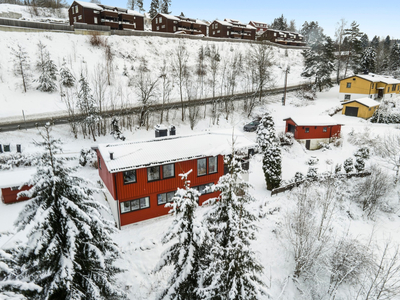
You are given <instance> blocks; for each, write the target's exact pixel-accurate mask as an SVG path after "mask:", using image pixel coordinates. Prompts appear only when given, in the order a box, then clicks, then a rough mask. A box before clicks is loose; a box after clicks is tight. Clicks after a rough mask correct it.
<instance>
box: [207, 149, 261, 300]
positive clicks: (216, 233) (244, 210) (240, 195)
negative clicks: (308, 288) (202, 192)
mask: <svg viewBox="0 0 400 300" xmlns="http://www.w3.org/2000/svg"><path fill="white" fill-rule="evenodd" d="M225 162H226V163H227V165H228V173H227V174H226V175H224V176H221V177H220V179H219V181H218V183H217V185H216V186H215V190H216V191H219V192H220V195H219V197H218V198H214V199H210V200H208V201H207V202H208V203H209V204H211V208H210V210H209V211H208V212H207V214H206V215H205V221H206V223H205V224H206V226H207V228H208V229H209V231H210V232H211V234H212V235H213V237H214V239H213V243H212V244H211V251H210V254H209V255H210V259H209V265H208V266H207V268H206V270H205V272H204V277H203V288H201V289H200V291H201V294H202V296H203V297H204V298H205V299H221V300H222V299H224V300H225V299H230V300H239V299H261V298H260V297H261V295H262V294H266V291H265V289H264V284H263V281H262V279H261V274H262V266H261V265H260V263H259V262H258V261H257V259H256V257H255V253H254V252H253V251H252V250H251V246H250V244H251V241H252V240H254V239H255V230H256V225H255V222H256V221H257V217H256V216H255V215H253V214H252V213H251V212H250V211H249V210H248V207H247V205H248V204H249V203H250V202H252V201H253V200H254V199H253V198H252V196H251V195H250V194H249V191H248V190H249V187H250V185H249V184H248V183H247V182H244V181H243V179H242V176H241V174H242V173H243V170H242V167H241V163H240V161H239V160H238V158H237V157H236V155H235V153H234V151H232V155H231V156H229V157H227V158H226V161H225Z"/></svg>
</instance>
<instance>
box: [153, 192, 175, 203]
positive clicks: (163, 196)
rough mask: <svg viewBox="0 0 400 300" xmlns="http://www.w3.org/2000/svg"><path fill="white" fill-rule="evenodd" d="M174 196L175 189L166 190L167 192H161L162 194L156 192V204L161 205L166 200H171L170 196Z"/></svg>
mask: <svg viewBox="0 0 400 300" xmlns="http://www.w3.org/2000/svg"><path fill="white" fill-rule="evenodd" d="M174 196H175V191H173V192H168V193H163V194H158V195H157V204H158V205H162V204H165V203H167V202H172V198H173V197H174Z"/></svg>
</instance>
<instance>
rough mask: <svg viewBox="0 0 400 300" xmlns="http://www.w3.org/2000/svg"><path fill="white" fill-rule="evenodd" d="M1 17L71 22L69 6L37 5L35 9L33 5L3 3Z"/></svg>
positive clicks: (0, 5)
mask: <svg viewBox="0 0 400 300" xmlns="http://www.w3.org/2000/svg"><path fill="white" fill-rule="evenodd" d="M0 17H2V18H9V19H18V20H24V21H35V22H51V23H69V20H68V9H67V8H59V9H52V8H43V7H37V8H36V11H35V10H34V9H33V8H32V7H31V6H23V5H16V4H8V3H2V4H0Z"/></svg>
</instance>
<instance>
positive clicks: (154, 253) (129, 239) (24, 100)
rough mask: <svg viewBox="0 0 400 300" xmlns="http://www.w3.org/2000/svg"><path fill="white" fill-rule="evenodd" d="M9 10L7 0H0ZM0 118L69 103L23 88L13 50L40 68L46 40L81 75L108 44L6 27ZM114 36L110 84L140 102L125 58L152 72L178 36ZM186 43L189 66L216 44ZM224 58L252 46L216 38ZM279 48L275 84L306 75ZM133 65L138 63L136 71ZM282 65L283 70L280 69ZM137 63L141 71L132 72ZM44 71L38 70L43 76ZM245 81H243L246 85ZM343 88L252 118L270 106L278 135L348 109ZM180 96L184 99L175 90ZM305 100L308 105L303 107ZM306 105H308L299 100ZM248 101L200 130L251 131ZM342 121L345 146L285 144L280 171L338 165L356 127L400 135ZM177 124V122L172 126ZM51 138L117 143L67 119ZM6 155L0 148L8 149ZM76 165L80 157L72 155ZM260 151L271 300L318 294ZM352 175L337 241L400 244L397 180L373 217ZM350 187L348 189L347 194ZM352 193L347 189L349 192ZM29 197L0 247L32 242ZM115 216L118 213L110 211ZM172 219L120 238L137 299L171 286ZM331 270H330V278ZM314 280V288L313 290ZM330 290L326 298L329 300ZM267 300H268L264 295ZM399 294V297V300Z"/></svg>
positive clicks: (25, 146)
mask: <svg viewBox="0 0 400 300" xmlns="http://www.w3.org/2000/svg"><path fill="white" fill-rule="evenodd" d="M0 7H1V5H0ZM0 40H1V41H2V42H1V43H0V53H2V54H3V55H2V56H0V107H1V108H2V109H1V111H0V118H2V119H4V118H7V117H12V116H16V115H20V114H21V110H24V112H25V114H28V115H29V114H37V113H45V112H47V113H52V112H54V111H59V110H63V109H64V104H63V103H62V102H61V101H60V96H59V94H58V93H57V92H56V93H53V94H47V93H41V92H39V91H37V90H35V89H34V88H31V89H30V90H29V91H28V92H27V93H22V92H21V88H20V86H19V78H18V77H16V76H14V75H13V70H12V69H13V68H12V65H13V63H12V59H11V56H10V47H15V46H16V45H17V44H21V45H23V46H24V47H25V48H26V50H27V51H28V53H29V56H30V57H31V64H32V69H33V65H34V62H35V59H34V57H36V51H37V46H36V45H37V43H38V42H39V41H41V42H42V43H44V44H45V45H46V46H47V49H48V50H49V51H50V53H51V56H52V58H53V59H54V61H55V62H56V63H57V64H58V65H59V66H60V65H61V63H62V60H63V58H65V59H66V61H67V63H68V65H69V66H70V67H71V69H72V70H73V72H74V74H75V75H76V76H78V75H79V74H80V72H87V73H88V74H89V77H92V79H93V76H92V75H91V74H92V73H93V72H94V67H95V66H96V65H97V64H99V62H100V63H103V62H104V49H102V48H94V47H92V46H90V45H89V41H88V40H89V38H88V37H87V36H79V35H73V34H60V33H46V34H43V33H41V34H39V33H30V34H26V33H3V32H0ZM108 42H109V43H110V45H112V48H113V49H114V51H115V53H116V56H115V61H114V64H115V70H116V71H115V80H114V84H113V86H112V87H110V88H109V94H108V96H109V97H111V96H113V97H115V98H118V97H119V99H121V98H123V101H125V100H127V99H129V101H132V103H135V101H137V97H136V95H135V92H134V91H133V90H132V88H131V87H128V86H127V78H126V77H125V76H123V75H122V70H123V68H124V65H127V67H128V70H129V72H132V73H133V71H134V70H136V69H137V67H138V64H139V58H140V57H145V58H146V60H147V62H148V67H149V68H150V69H153V70H156V69H158V67H159V66H160V64H161V63H162V61H163V59H168V56H169V55H171V51H172V50H173V49H175V47H176V46H177V43H178V42H177V40H175V39H171V40H170V39H165V38H157V37H116V36H111V37H109V38H108ZM186 43H187V44H186V45H187V48H188V50H189V51H190V53H191V58H190V65H191V66H192V67H193V66H194V65H195V57H196V55H195V54H196V53H197V50H198V49H199V47H200V45H203V46H206V45H209V46H211V44H212V43H210V42H208V43H205V42H202V41H191V40H189V41H186ZM215 45H216V46H218V47H219V49H220V51H221V53H222V54H223V55H224V56H223V58H222V59H225V58H224V57H226V58H227V59H229V58H230V53H232V52H233V50H232V49H233V48H234V49H235V50H236V51H240V52H241V53H242V54H246V53H248V52H249V51H250V47H251V46H250V45H248V44H231V43H215ZM272 51H273V52H274V62H275V66H274V67H273V70H274V83H275V84H276V85H281V84H283V78H284V73H283V72H282V69H281V68H282V67H283V69H284V68H285V66H286V64H287V63H289V64H290V65H291V73H290V75H289V84H291V83H297V82H301V81H303V79H302V78H301V77H300V75H299V74H300V73H301V69H302V56H301V53H300V51H295V50H288V53H287V56H286V55H285V50H280V49H273V50H272ZM131 66H132V68H131ZM279 66H280V67H281V68H279ZM131 69H133V70H131ZM35 72H36V71H33V73H34V74H35V76H37V74H36V73H35ZM241 88H244V87H243V86H242V87H241ZM338 92H339V91H338V87H337V86H335V87H333V88H332V89H330V90H329V91H327V92H323V93H318V98H317V99H316V100H315V101H310V102H304V101H303V102H302V101H300V100H299V99H297V98H296V97H295V95H294V94H292V93H291V94H289V95H288V99H287V102H286V106H282V105H281V102H280V97H281V96H272V97H268V98H266V99H265V104H264V105H262V106H258V107H256V109H255V110H254V112H253V116H256V115H262V114H263V113H264V112H265V111H266V110H268V111H270V112H271V113H272V116H273V118H274V121H275V125H276V129H277V131H278V132H280V131H283V130H284V122H283V119H284V118H286V117H290V116H296V115H301V116H306V115H327V114H328V113H330V112H332V111H334V110H335V109H336V108H337V107H340V103H339V100H338ZM173 97H175V98H177V97H178V95H177V91H176V90H175V92H174V95H173ZM305 103H306V104H307V105H305ZM299 104H301V105H299ZM241 111H242V107H241V104H239V103H238V105H237V107H236V110H235V112H234V113H233V114H232V115H231V116H230V117H229V119H228V120H225V118H223V117H221V118H220V120H219V124H218V125H216V124H214V125H213V122H212V121H211V119H210V117H209V116H207V117H206V118H201V119H200V120H199V122H198V123H197V124H196V125H195V127H194V131H196V132H201V131H203V130H216V129H231V130H232V129H233V128H234V129H235V131H243V130H242V127H243V125H244V124H245V123H247V122H248V121H250V120H251V118H248V117H247V116H245V115H244V114H243V113H241ZM333 118H334V119H335V120H337V121H338V122H339V123H341V124H343V126H342V144H341V145H340V146H338V147H334V146H331V148H330V149H321V150H316V151H308V150H306V149H305V148H304V147H303V146H301V145H300V144H298V143H296V142H295V143H294V144H293V145H292V146H291V147H288V148H285V149H284V150H283V151H282V166H283V168H282V176H283V179H284V180H290V179H291V178H293V176H294V174H295V173H296V172H302V173H303V174H305V173H307V170H308V168H309V165H308V164H307V163H306V162H307V161H308V159H309V158H311V157H312V156H314V157H316V158H317V159H318V163H317V164H316V165H315V167H317V168H318V172H325V171H332V170H333V168H334V166H335V165H336V164H337V163H340V164H342V163H343V161H344V160H345V159H346V158H349V157H352V156H353V154H354V152H355V151H356V150H357V148H358V146H356V145H353V144H352V143H350V142H349V136H350V133H354V134H355V135H359V136H367V135H368V134H369V139H370V140H371V139H372V138H374V137H377V136H379V138H382V137H383V136H384V135H385V134H386V133H389V132H391V133H398V130H399V128H398V127H397V126H393V125H384V124H372V123H370V122H368V121H366V120H363V119H360V118H354V117H348V116H343V115H341V114H340V113H339V114H336V115H334V116H333ZM169 123H170V124H174V125H175V126H176V127H177V134H181V135H183V134H188V133H191V132H192V131H191V129H190V126H189V125H188V124H185V123H182V122H181V121H180V114H179V111H171V113H170V121H169ZM166 125H169V124H166ZM123 133H124V135H125V137H126V138H127V140H128V141H129V140H141V139H149V138H153V137H154V132H153V131H152V130H149V131H146V130H145V129H138V128H136V127H134V128H132V130H128V129H123ZM245 134H246V135H247V137H248V138H249V139H252V140H254V141H255V139H256V134H255V133H245ZM53 135H54V136H55V137H59V138H60V139H61V140H62V141H63V142H64V145H63V150H64V153H65V154H66V155H69V156H74V157H76V158H77V157H78V156H79V152H80V150H81V149H83V148H89V147H90V146H93V145H96V144H97V143H107V142H113V141H115V140H114V138H113V137H112V136H110V135H106V136H100V137H97V142H96V143H94V142H93V141H92V140H90V139H83V137H82V135H79V136H78V139H74V137H73V135H72V134H71V133H70V129H69V126H68V125H62V126H57V127H55V128H53ZM33 140H40V137H39V135H38V131H37V130H36V129H28V130H20V131H16V132H7V133H4V132H0V143H1V144H9V143H10V144H11V146H12V151H13V152H14V153H15V144H22V151H23V153H35V152H38V151H41V149H38V148H37V147H36V146H34V145H33V144H32V141H33ZM5 155H7V154H4V153H3V154H0V157H1V156H3V157H4V156H5ZM71 163H72V164H76V165H77V164H78V161H77V160H74V161H72V162H71ZM373 163H377V164H379V165H380V166H381V167H382V168H383V169H384V170H385V172H387V173H388V174H390V175H394V171H393V170H392V169H391V168H390V167H389V166H388V165H386V163H385V162H384V161H382V160H380V159H379V158H378V157H377V156H374V155H373V156H372V157H371V158H370V159H369V160H367V168H368V167H369V166H371V164H373ZM261 165H262V158H261V156H260V155H255V156H254V157H253V158H252V160H251V163H250V176H249V182H250V183H251V184H252V186H253V189H252V190H251V194H252V195H253V196H254V197H255V199H256V201H255V202H254V203H252V204H251V205H250V207H249V208H250V209H251V210H253V211H254V212H255V213H256V214H257V215H261V216H262V218H260V220H259V221H258V222H257V225H258V226H259V230H258V232H257V239H256V240H255V241H254V243H253V244H252V248H253V250H254V251H255V252H256V256H257V258H258V259H259V260H260V262H261V264H262V265H263V267H264V275H263V280H264V282H265V284H266V286H267V288H268V291H269V293H270V295H271V298H272V299H281V300H283V299H287V300H291V299H312V297H311V294H310V293H311V292H310V290H311V288H310V287H309V286H308V285H307V282H300V283H296V281H295V280H293V279H292V278H291V276H292V275H293V271H294V258H293V253H292V249H291V246H290V243H289V242H288V238H287V235H286V234H285V230H286V229H285V224H286V222H287V215H288V213H289V212H290V211H292V210H293V209H294V207H295V206H296V199H295V198H294V197H293V194H292V193H291V192H287V193H283V194H279V195H278V196H273V197H271V196H270V192H269V191H267V190H266V187H265V181H264V176H263V173H262V168H261ZM10 172H13V170H11V171H10V170H7V171H4V170H2V171H1V170H0V181H1V180H2V179H4V178H6V177H8V176H9V174H10ZM79 174H80V175H81V176H83V177H86V178H88V179H89V180H90V181H92V182H93V184H94V185H97V181H98V180H99V176H98V173H97V170H95V169H94V168H91V167H88V166H86V167H83V168H80V169H79ZM352 184H353V181H349V183H346V184H344V185H343V188H342V191H341V192H342V193H343V195H344V197H343V198H342V199H341V201H340V202H339V203H338V204H337V208H336V209H335V213H334V218H333V222H332V224H331V226H330V228H329V230H330V233H331V235H332V236H335V237H336V238H339V237H342V236H343V235H345V234H348V235H349V236H351V237H352V238H354V239H357V240H359V241H360V242H361V243H363V244H368V242H369V241H370V240H372V241H373V243H372V242H371V244H368V247H370V248H371V249H372V248H374V249H375V248H377V247H381V246H382V245H383V244H384V242H385V241H386V240H387V239H389V238H391V239H392V240H393V242H394V243H396V244H399V243H400V234H399V231H400V218H399V214H398V207H399V206H398V204H399V203H398V202H399V196H398V195H399V194H398V192H399V191H398V188H397V187H391V190H390V194H389V196H388V197H389V200H390V202H391V203H390V205H391V207H392V208H393V209H392V211H390V212H382V211H378V212H377V214H376V215H375V217H374V218H373V219H369V218H367V217H366V216H365V215H364V214H363V212H362V210H361V208H360V207H359V205H358V204H356V203H355V202H354V201H352V200H351V199H350V197H348V195H349V193H351V192H352V190H354V188H353V186H352ZM346 193H347V194H346ZM346 195H347V196H346ZM98 199H99V201H103V199H102V197H100V196H99V197H98ZM23 206H24V203H17V204H12V205H5V204H3V203H1V202H0V247H1V248H7V247H10V246H12V245H13V244H14V243H15V242H16V241H18V240H22V241H24V236H23V233H18V234H16V235H15V230H14V226H13V222H14V220H15V219H16V217H17V215H18V213H19V212H20V211H21V209H22V208H23ZM207 209H208V208H207V207H202V208H199V210H198V214H199V215H202V214H203V213H204V212H205V211H206V210H207ZM108 217H111V215H108ZM171 221H172V218H171V217H170V216H164V217H161V218H158V219H153V220H148V221H145V222H141V223H137V224H132V225H129V226H126V227H124V228H122V230H120V231H119V232H118V233H117V234H116V235H115V236H114V239H115V241H116V242H117V243H118V244H119V246H120V248H121V251H122V253H123V259H122V261H120V262H119V264H120V266H122V267H123V268H124V269H126V272H125V273H124V274H121V275H120V276H119V277H118V280H119V283H120V284H121V285H122V286H123V287H124V288H126V291H127V293H128V295H129V299H133V300H140V299H150V300H151V299H156V296H157V293H158V292H160V291H161V290H162V289H163V288H164V287H165V284H166V280H167V278H168V269H165V270H163V271H162V272H160V273H154V272H153V269H154V267H155V265H156V264H157V263H158V261H159V258H160V256H161V253H162V251H163V250H164V249H166V246H165V245H162V243H161V237H162V235H163V233H164V232H165V230H166V228H168V226H169V224H170V223H171ZM328 277H329V276H328ZM316 282H318V285H316V286H315V289H318V290H319V291H321V290H323V289H324V287H326V284H327V278H326V277H321V278H320V280H319V281H318V280H317V281H316ZM306 287H308V288H309V290H306V289H305V288H306ZM328 298H329V297H325V298H321V299H328ZM265 299H267V298H265ZM336 299H355V297H354V290H353V289H352V287H351V286H350V285H348V283H346V284H345V285H344V287H342V288H341V289H340V291H339V293H338V295H337V296H336ZM392 299H396V298H394V297H393V298H392Z"/></svg>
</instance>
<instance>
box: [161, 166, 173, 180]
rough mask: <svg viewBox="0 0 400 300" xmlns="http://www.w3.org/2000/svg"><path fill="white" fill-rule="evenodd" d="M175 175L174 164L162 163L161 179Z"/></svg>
mask: <svg viewBox="0 0 400 300" xmlns="http://www.w3.org/2000/svg"><path fill="white" fill-rule="evenodd" d="M172 177H175V165H174V164H168V165H163V179H166V178H172Z"/></svg>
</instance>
